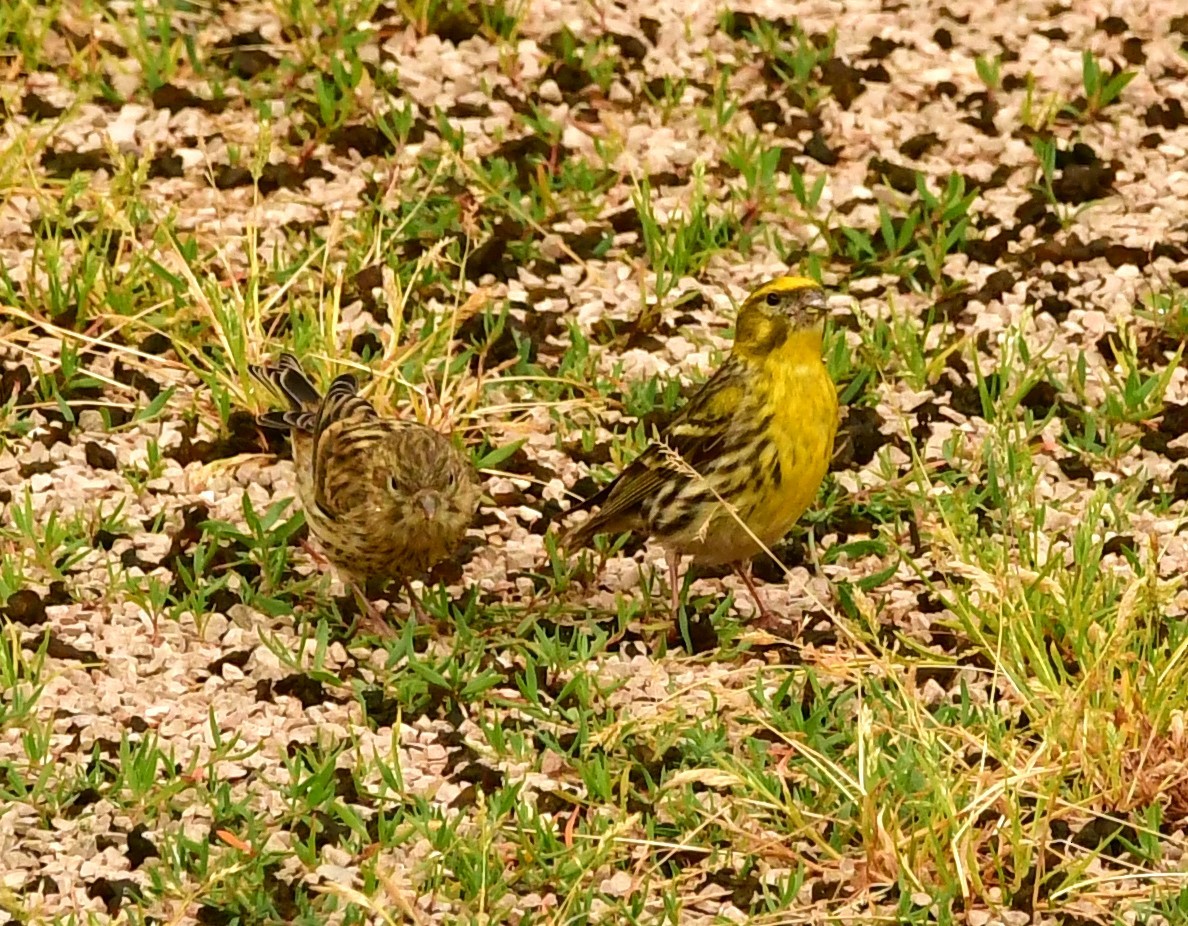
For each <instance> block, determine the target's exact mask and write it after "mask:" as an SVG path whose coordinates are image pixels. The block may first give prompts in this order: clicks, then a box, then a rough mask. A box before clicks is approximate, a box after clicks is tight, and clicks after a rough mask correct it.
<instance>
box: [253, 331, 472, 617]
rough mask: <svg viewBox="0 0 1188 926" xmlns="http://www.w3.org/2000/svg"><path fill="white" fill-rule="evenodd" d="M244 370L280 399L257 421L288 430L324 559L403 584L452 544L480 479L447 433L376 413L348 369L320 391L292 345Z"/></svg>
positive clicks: (368, 577) (467, 519) (371, 578)
mask: <svg viewBox="0 0 1188 926" xmlns="http://www.w3.org/2000/svg"><path fill="white" fill-rule="evenodd" d="M251 372H252V375H253V376H254V377H256V379H258V380H259V381H260V382H261V383H263V384H264V385H266V386H267V387H268V388H269V389H271V390H272V392H273V393H275V394H276V395H277V396H278V397H280V398H283V399H285V400H286V401H287V402H288V403H289V406H290V407H289V409H288V410H287V411H278V412H269V413H267V414H264V415H261V416H260V417H259V418H258V421H259V423H260V424H261V425H262V426H264V427H269V428H279V429H281V430H285V431H288V432H289V433H290V435H291V437H292V441H293V468H294V471H295V473H296V477H297V495H298V497H299V499H300V501H301V506H302V508H303V509H304V511H305V520H306V523H307V524H308V525H309V531H310V533H311V534H312V535H313V536H314V537H315V538H316V539H317V540H318V542H319V544H320V545H321V547H322V549H323V550H325V552H326V555H327V557H328V558H329V559H330V561H331V562H332V563H334V564H335V565H336V566H338V567H339V568H340V569H343V570H344V571H346V572H347V573H349V574H350V575H352V576H353V577H356V578H358V579H359V580H362V581H363V582H364V583H372V584H374V583H375V582H376V581H389V580H396V581H398V582H400V583H402V584H406V583H407V581H408V579H409V578H411V577H415V576H418V575H421V574H423V573H426V572H428V571H429V570H430V569H432V568H433V566H435V565H436V564H437V563H439V562H441V561H442V560H443V559H445V558H446V557H448V556H449V555H450V554H451V553H453V551H454V550H455V549H457V547H458V545H459V544H460V542H461V540H462V538H463V536H464V535H465V533H466V529H467V527H469V526H470V523H471V521H472V520H473V518H474V514H475V511H476V510H477V508H478V502H479V495H480V489H479V481H478V474H477V473H476V472H475V470H474V467H473V466H472V465H471V463H470V461H469V460H468V459H467V458H466V457H465V456H464V455H463V454H462V453H461V452H460V451H459V450H458V449H457V448H456V447H455V446H454V445H453V443H451V442H450V440H449V438H447V437H445V436H443V435H441V434H439V433H438V432H437V431H434V430H433V429H432V428H429V427H426V426H425V425H423V424H420V423H419V422H413V421H400V420H397V419H394V418H383V417H381V416H380V415H379V414H378V413H377V412H376V410H375V408H374V406H372V404H371V403H370V402H368V401H367V400H366V399H364V398H362V397H361V396H359V395H358V394H357V392H356V384H355V379H354V377H353V376H351V375H350V374H343V375H342V376H339V377H338V378H337V379H335V380H334V381H333V382H332V383H331V384H330V387H329V388H328V389H327V390H326V394H325V396H322V395H321V394H319V393H318V391H317V389H316V388H315V387H314V385H313V384H312V383H311V382H310V381H309V379H308V377H306V375H305V372H304V371H303V370H302V368H301V363H300V362H299V361H298V360H297V358H296V357H294V356H293V355H292V354H282V355H281V356H280V359H279V360H277V362H276V363H274V364H271V365H269V366H252V367H251ZM414 604H416V602H415V599H414ZM418 607H419V605H418Z"/></svg>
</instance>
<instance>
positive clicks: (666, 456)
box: [565, 361, 742, 546]
mask: <svg viewBox="0 0 1188 926" xmlns="http://www.w3.org/2000/svg"><path fill="white" fill-rule="evenodd" d="M737 373H738V371H737V369H736V368H735V367H734V365H733V364H732V363H731V362H730V361H727V362H726V364H724V365H723V366H722V367H721V368H720V369H719V370H718V372H717V373H715V374H714V375H713V376H712V377H710V379H709V380H708V381H707V382H706V383H705V384H704V385H703V386H702V387H701V388H700V389H699V390H697V392H696V393H694V395H693V397H692V398H691V399H690V400H689V402H688V404H687V405H686V406H685V407H684V408H682V409H681V410H680V412H678V413H677V415H676V417H675V418H673V420H672V421H671V423H670V424H669V425H668V427H667V428H666V429H665V431H664V432H663V433H662V434H661V435H660V436H659V437H658V438H657V439H656V440H654V441H652V443H650V444H649V445H648V446H647V447H646V448H645V449H644V451H643V453H641V454H640V455H639V456H638V457H636V458H635V460H634V461H633V462H632V463H631V464H630V465H629V466H628V467H627V468H626V469H625V470H623V472H622V473H620V474H619V476H618V477H617V478H616V479H614V480H613V481H612V482H611V483H610V484H609V485H607V486H605V487H604V488H603V489H602V490H601V491H600V492H598V493H596V494H595V495H593V496H591V497H590V498H588V499H586V500H585V501H584V502H581V503H580V504H578V505H574V506H573V507H572V508H570V509H569V510H568V511H567V512H566V515H567V516H568V515H570V514H572V513H573V512H575V511H585V510H588V509H590V508H593V507H596V506H599V505H600V506H601V508H600V509H599V511H598V513H597V514H595V515H594V516H593V517H591V518H589V519H588V520H586V521H584V522H583V523H582V524H580V525H579V526H578V527H577V528H576V529H575V530H572V531H570V532H568V533H567V534H566V536H565V543H567V544H570V545H574V546H584V545H586V544H588V543H589V542H590V541H591V540H592V539H593V538H594V535H595V534H601V533H603V532H606V531H625V530H639V529H640V528H642V527H644V526H645V525H644V524H643V522H642V511H641V509H642V507H643V504H644V502H645V501H646V500H647V499H650V498H654V497H655V496H656V495H657V494H658V493H659V492H660V491H661V489H662V488H663V487H664V486H667V485H672V484H673V483H674V482H677V483H678V484H679V483H683V482H687V481H689V480H691V479H693V478H694V473H695V472H696V473H700V472H703V470H704V465H705V464H706V463H707V462H709V461H711V460H713V459H714V458H716V457H717V455H718V453H719V451H720V450H721V448H722V444H723V441H724V439H725V437H726V435H727V433H728V432H729V431H730V429H731V426H732V425H733V423H734V418H735V416H736V414H737V412H738V406H739V403H740V401H741V399H742V388H741V386H738V385H730V384H729V383H728V382H727V380H729V379H732V378H735V377H736V376H737Z"/></svg>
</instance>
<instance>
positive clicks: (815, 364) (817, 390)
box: [747, 332, 837, 544]
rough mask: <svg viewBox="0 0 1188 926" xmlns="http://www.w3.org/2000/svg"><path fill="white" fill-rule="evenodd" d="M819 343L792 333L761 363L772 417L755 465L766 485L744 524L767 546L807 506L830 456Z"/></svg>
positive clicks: (832, 412) (831, 404)
mask: <svg viewBox="0 0 1188 926" xmlns="http://www.w3.org/2000/svg"><path fill="white" fill-rule="evenodd" d="M813 335H815V336H813ZM820 345H821V342H820V335H819V334H817V333H815V332H803V333H801V332H797V333H795V334H794V335H793V336H792V337H791V338H789V340H788V342H787V343H785V344H784V345H782V346H781V347H779V348H777V349H776V350H775V351H773V352H772V353H771V355H770V356H768V357H767V358H766V360H765V363H766V364H767V365H768V370H767V373H768V375H767V376H766V377H764V381H765V382H766V383H767V384H768V389H769V390H770V392H769V394H768V397H767V402H766V404H767V407H768V408H769V409H770V410H771V413H772V415H773V419H772V427H771V434H772V439H771V441H770V442H769V443H768V445H767V447H765V448H764V451H763V459H762V465H761V472H763V473H764V474H765V475H766V476H767V485H766V486H765V491H764V492H763V493H762V495H763V496H764V498H763V501H762V503H761V504H759V505H757V506H756V508H755V509H754V510H753V511H752V512H750V513H749V516H748V517H747V522H748V524H749V525H750V527H751V529H752V530H753V531H754V532H755V534H756V536H758V537H759V538H760V539H761V540H763V542H764V543H767V544H771V543H774V542H775V541H777V540H779V539H780V538H781V537H783V536H784V534H786V533H787V532H788V530H789V529H790V528H791V527H792V525H793V524H794V523H796V520H797V519H798V518H799V517H800V516H801V515H802V514H804V511H805V509H806V508H808V506H809V505H810V504H812V502H813V499H815V498H816V495H817V490H818V489H819V488H820V486H821V480H822V479H824V478H825V474H826V472H828V470H829V461H830V459H831V458H832V456H833V440H834V437H835V435H836V434H837V389H836V387H835V386H834V385H833V381H832V380H831V379H830V378H829V373H828V371H827V370H826V369H825V365H824V364H823V363H822V362H821V346H820ZM777 460H778V467H777V465H776V462H777Z"/></svg>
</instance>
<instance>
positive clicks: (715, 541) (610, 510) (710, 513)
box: [562, 276, 838, 623]
mask: <svg viewBox="0 0 1188 926" xmlns="http://www.w3.org/2000/svg"><path fill="white" fill-rule="evenodd" d="M825 315H826V301H825V293H824V291H823V290H822V289H821V287H820V285H819V284H817V283H816V282H814V281H813V280H810V279H807V278H805V277H797V276H784V277H778V278H777V279H774V280H770V281H768V282H766V283H764V284H763V285H762V286H760V287H759V288H758V289H756V290H755V291H754V292H753V293H751V295H750V296H748V297H747V299H746V301H744V302H743V304H742V306H741V307H740V308H739V310H738V319H737V322H736V325H735V338H734V346H733V348H732V349H731V352H730V356H729V357H728V358H727V359H726V361H725V362H724V363H723V364H722V366H721V367H720V368H719V369H718V371H717V372H716V373H714V375H713V376H712V377H710V379H709V380H708V381H706V383H705V384H704V385H703V386H702V387H701V388H700V389H699V390H698V391H697V392H696V393H695V394H694V395H693V397H692V398H691V399H690V400H689V402H688V404H686V405H685V407H684V408H682V409H681V411H680V412H679V413H678V414H677V415H676V417H675V418H674V419H673V420H672V422H671V423H670V424H669V426H668V428H667V429H666V430H665V431H664V432H663V433H661V434H660V435H659V436H658V437H657V439H656V440H654V441H653V442H652V443H651V444H649V445H648V446H647V447H646V448H645V449H644V451H643V452H642V453H641V454H640V455H639V456H638V457H636V458H635V460H634V461H633V462H632V463H631V464H630V465H629V466H628V467H627V468H626V469H624V470H623V472H622V473H621V474H620V475H619V476H618V477H617V478H616V479H614V480H613V481H612V482H611V483H610V484H609V485H607V486H606V487H604V488H603V489H602V490H601V491H600V492H598V493H597V494H595V495H594V496H593V497H591V498H589V499H587V500H586V501H584V502H582V503H581V504H579V505H575V506H574V507H573V508H571V509H570V510H569V512H567V514H570V513H572V512H574V511H582V510H587V509H590V508H595V507H597V508H598V511H597V512H596V513H595V514H594V515H593V516H591V517H590V518H589V519H588V520H586V521H583V522H582V523H581V524H578V525H576V526H575V527H573V528H571V529H570V530H569V531H568V532H567V533H566V534H565V535H564V536H563V537H562V544H563V545H566V546H568V547H573V546H584V545H587V544H589V543H590V542H591V541H592V540H593V538H594V536H595V535H596V534H600V533H614V534H617V533H622V532H624V531H632V532H635V533H639V534H645V535H648V536H650V537H653V538H655V539H656V540H657V541H658V542H659V543H660V544H661V546H663V547H664V549H665V552H666V554H667V559H668V572H669V584H670V586H671V594H672V609H673V614H674V616H677V615H679V613H680V612H679V606H680V602H679V598H678V594H679V593H678V586H677V567H678V564H679V561H680V557H681V556H685V555H688V556H691V557H692V558H693V562H694V563H698V564H703V565H723V564H729V565H731V566H732V567H733V568H734V570H735V571H736V572H737V573H738V575H739V576H740V577H741V578H742V580H743V581H744V582H745V583H746V586H747V588H748V589H749V590H750V592H751V594H752V596H753V597H754V599H755V604H756V606H757V607H758V609H759V613H760V616H761V618H762V620H763V622H764V623H768V622H770V621H772V620H773V618H772V615H771V613H770V612H769V611H768V608H767V606H766V605H765V604H764V602H763V599H762V597H761V596H760V595H759V592H758V590H757V589H756V588H755V583H754V581H753V580H752V578H751V574H750V560H751V558H752V557H753V556H755V555H756V554H757V553H759V552H760V551H761V550H762V549H763V548H764V547H768V548H770V547H771V545H772V544H774V543H775V542H776V541H778V540H780V539H781V538H782V537H783V536H784V535H785V534H786V533H787V532H788V531H789V529H791V527H792V525H793V524H794V523H796V521H797V519H798V518H799V517H800V516H801V515H802V514H803V513H804V511H805V509H806V508H807V507H808V506H809V505H810V504H811V503H812V501H813V499H814V498H816V495H817V490H818V488H819V487H820V485H821V481H822V480H823V479H824V477H825V473H826V472H827V470H828V469H829V461H830V458H831V456H832V452H833V440H834V436H835V435H836V433H837V420H838V404H837V389H836V388H835V387H834V385H833V381H832V380H831V379H830V378H829V373H828V371H827V370H826V369H825V364H824V363H823V362H822V359H821V338H822V328H823V323H824V318H825Z"/></svg>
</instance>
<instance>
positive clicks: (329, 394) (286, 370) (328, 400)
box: [248, 353, 376, 431]
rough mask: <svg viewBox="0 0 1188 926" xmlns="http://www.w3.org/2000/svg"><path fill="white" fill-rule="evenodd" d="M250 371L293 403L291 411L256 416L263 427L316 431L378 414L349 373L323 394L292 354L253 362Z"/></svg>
mask: <svg viewBox="0 0 1188 926" xmlns="http://www.w3.org/2000/svg"><path fill="white" fill-rule="evenodd" d="M248 370H249V371H250V372H251V374H252V376H254V377H255V378H256V379H257V380H259V381H260V382H261V383H263V384H264V385H265V386H267V387H268V388H269V389H270V390H271V391H272V392H273V393H274V394H275V395H277V396H278V397H279V398H282V399H284V400H285V401H287V402H288V403H289V406H290V408H289V410H288V411H283V412H265V413H264V414H263V415H259V416H257V418H256V423H257V424H259V425H260V426H261V427H264V428H276V429H278V430H281V431H288V430H291V429H293V428H296V429H297V430H299V431H315V430H321V429H323V428H325V427H326V426H327V425H329V424H331V423H332V422H335V421H339V420H341V419H344V418H350V417H361V418H374V417H375V416H376V414H375V409H374V408H373V407H372V405H371V403H370V402H368V401H367V400H366V399H364V398H361V397H360V396H358V395H357V394H356V393H357V390H358V385H357V384H356V382H355V377H353V376H351V374H350V373H343V374H342V375H341V376H338V377H336V378H335V380H334V382H332V383H331V384H330V388H329V389H327V390H326V395H325V396H323V395H322V394H321V393H319V392H318V390H317V388H316V387H315V386H314V384H313V383H311V382H310V381H309V377H307V376H306V375H305V370H303V369H302V368H301V361H300V360H298V359H297V358H296V357H294V356H293V355H292V354H288V353H285V354H281V355H280V357H279V358H278V359H277V361H276V363H272V364H266V365H264V366H257V365H256V364H252V365H251V366H250V367H248Z"/></svg>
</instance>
